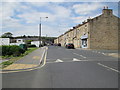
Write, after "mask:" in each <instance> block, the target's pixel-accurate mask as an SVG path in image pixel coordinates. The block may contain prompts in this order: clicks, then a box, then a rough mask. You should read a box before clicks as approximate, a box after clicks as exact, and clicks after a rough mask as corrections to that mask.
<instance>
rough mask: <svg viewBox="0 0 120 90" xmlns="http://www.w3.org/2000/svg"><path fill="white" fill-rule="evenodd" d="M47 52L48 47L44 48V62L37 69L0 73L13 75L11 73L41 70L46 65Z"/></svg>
mask: <svg viewBox="0 0 120 90" xmlns="http://www.w3.org/2000/svg"><path fill="white" fill-rule="evenodd" d="M47 50H48V47H45V54H44V59H43V60H44V62H43V64H42V65H40V66H39V65H38V66H37V67H34V68H31V69H26V70H15V71H5V72H2V71H0V73H13V72H23V71H32V70H36V69H38V68H42V67H43V66H45V64H46V57H47Z"/></svg>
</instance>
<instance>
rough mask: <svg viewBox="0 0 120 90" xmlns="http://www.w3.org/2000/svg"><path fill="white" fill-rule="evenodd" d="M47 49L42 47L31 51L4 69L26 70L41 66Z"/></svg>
mask: <svg viewBox="0 0 120 90" xmlns="http://www.w3.org/2000/svg"><path fill="white" fill-rule="evenodd" d="M46 49H47V47H42V48H39V49H37V50H35V51H33V52H32V53H29V54H28V55H26V56H24V57H22V58H21V59H20V60H18V61H16V62H14V63H13V64H11V65H9V66H8V67H6V68H4V69H3V71H11V70H13V71H14V70H25V69H31V68H34V67H37V66H39V65H40V64H41V62H42V60H43V57H44V55H45V52H46Z"/></svg>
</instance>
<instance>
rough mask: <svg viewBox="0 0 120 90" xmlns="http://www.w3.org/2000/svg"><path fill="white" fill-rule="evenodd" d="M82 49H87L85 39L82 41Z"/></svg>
mask: <svg viewBox="0 0 120 90" xmlns="http://www.w3.org/2000/svg"><path fill="white" fill-rule="evenodd" d="M81 44H82V48H87V39H82V42H81Z"/></svg>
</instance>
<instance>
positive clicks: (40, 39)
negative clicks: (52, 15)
mask: <svg viewBox="0 0 120 90" xmlns="http://www.w3.org/2000/svg"><path fill="white" fill-rule="evenodd" d="M42 18H48V17H40V24H39V47H41V41H42V38H41V19H42Z"/></svg>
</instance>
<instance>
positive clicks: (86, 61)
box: [2, 46, 120, 90]
mask: <svg viewBox="0 0 120 90" xmlns="http://www.w3.org/2000/svg"><path fill="white" fill-rule="evenodd" d="M45 57H46V59H44V62H45V63H44V65H43V66H42V67H38V68H37V69H34V70H31V71H23V72H14V73H3V74H2V81H3V82H2V87H3V88H101V89H102V88H113V89H112V90H116V89H114V88H118V83H119V81H118V75H119V74H120V71H119V69H118V59H117V58H114V57H111V56H106V55H103V54H101V53H97V52H95V51H94V50H78V49H66V48H63V47H54V46H49V47H48V50H47V55H45Z"/></svg>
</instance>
